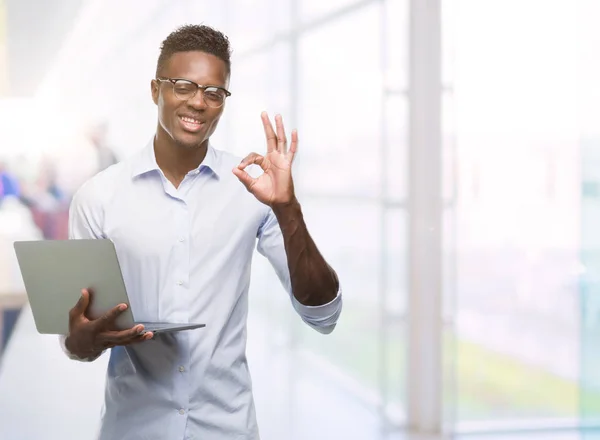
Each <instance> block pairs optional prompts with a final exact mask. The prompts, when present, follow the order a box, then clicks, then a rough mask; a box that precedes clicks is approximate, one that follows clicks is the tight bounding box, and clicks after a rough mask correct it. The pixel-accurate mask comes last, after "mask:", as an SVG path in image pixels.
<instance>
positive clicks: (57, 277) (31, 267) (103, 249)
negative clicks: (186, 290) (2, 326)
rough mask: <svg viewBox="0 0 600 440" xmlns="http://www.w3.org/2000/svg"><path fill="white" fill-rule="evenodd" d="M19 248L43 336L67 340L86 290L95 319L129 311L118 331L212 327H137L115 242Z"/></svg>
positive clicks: (53, 243) (62, 242) (37, 242)
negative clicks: (71, 315) (73, 311)
mask: <svg viewBox="0 0 600 440" xmlns="http://www.w3.org/2000/svg"><path fill="white" fill-rule="evenodd" d="M14 248H15V252H16V254H17V260H18V263H19V267H20V270H21V275H22V277H23V283H24V285H25V290H26V291H27V297H28V299H29V303H30V306H31V311H32V313H33V318H34V321H35V325H36V328H37V331H38V332H39V333H45V334H58V335H66V334H67V333H68V331H69V310H71V308H73V306H74V305H75V304H76V303H77V301H78V300H79V298H80V297H81V289H85V288H89V289H91V290H92V296H91V302H90V305H89V307H88V310H87V316H88V318H89V319H96V318H99V317H100V316H102V315H104V314H105V313H106V312H107V311H109V310H110V309H112V308H114V307H116V306H117V305H119V304H121V303H125V304H127V305H128V306H129V307H127V309H126V310H125V311H124V312H123V313H121V315H119V317H118V318H117V319H116V321H115V325H116V327H117V328H118V329H122V330H125V329H128V328H131V327H133V326H134V325H137V324H143V325H144V331H146V332H149V331H151V332H154V333H160V332H172V331H179V330H190V329H195V328H200V327H204V326H205V325H206V324H199V323H170V322H169V323H165V322H138V321H136V320H135V319H134V317H135V310H133V308H132V306H131V304H130V302H129V297H128V296H127V290H126V288H125V283H124V282H123V275H122V273H121V267H120V266H119V261H118V258H117V253H116V250H115V246H114V243H113V242H112V241H111V240H109V239H99V240H96V239H91V240H88V239H83V240H35V241H16V242H15V243H14Z"/></svg>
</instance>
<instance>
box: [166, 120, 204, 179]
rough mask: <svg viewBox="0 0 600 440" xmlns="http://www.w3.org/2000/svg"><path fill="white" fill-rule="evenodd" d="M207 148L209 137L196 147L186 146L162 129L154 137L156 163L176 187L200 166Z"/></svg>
mask: <svg viewBox="0 0 600 440" xmlns="http://www.w3.org/2000/svg"><path fill="white" fill-rule="evenodd" d="M207 149H208V139H207V140H206V141H204V142H202V144H201V145H200V146H198V147H196V148H186V147H184V146H182V145H178V144H177V143H176V142H175V141H174V140H173V139H172V138H171V137H170V136H168V135H167V134H166V133H163V132H161V131H157V133H156V136H155V137H154V155H155V156H156V163H157V165H158V167H159V168H160V169H161V170H162V172H163V173H164V175H165V177H166V178H167V179H169V180H170V181H171V183H172V184H173V185H174V186H175V187H178V186H179V184H180V183H181V182H182V181H183V178H184V177H185V176H186V174H187V173H189V172H190V171H191V170H194V169H196V168H198V167H199V166H200V164H201V163H202V161H203V160H204V158H205V157H206V152H207Z"/></svg>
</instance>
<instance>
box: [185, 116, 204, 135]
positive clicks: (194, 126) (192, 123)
mask: <svg viewBox="0 0 600 440" xmlns="http://www.w3.org/2000/svg"><path fill="white" fill-rule="evenodd" d="M179 120H180V121H181V125H182V127H183V128H184V130H187V131H192V132H193V131H198V130H199V129H200V128H201V127H202V125H203V124H204V122H202V121H200V120H198V119H195V118H191V117H189V116H179Z"/></svg>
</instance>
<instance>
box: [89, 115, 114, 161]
mask: <svg viewBox="0 0 600 440" xmlns="http://www.w3.org/2000/svg"><path fill="white" fill-rule="evenodd" d="M107 134H108V124H107V123H106V122H100V123H97V124H94V125H93V126H92V127H91V128H90V130H89V139H90V142H91V143H92V145H93V147H94V149H95V150H96V156H97V159H98V172H100V171H102V170H105V169H106V168H108V167H109V166H111V165H114V164H116V163H117V162H118V159H117V156H116V155H115V153H114V151H113V149H112V148H111V147H110V146H109V145H108V140H107V139H108V136H107Z"/></svg>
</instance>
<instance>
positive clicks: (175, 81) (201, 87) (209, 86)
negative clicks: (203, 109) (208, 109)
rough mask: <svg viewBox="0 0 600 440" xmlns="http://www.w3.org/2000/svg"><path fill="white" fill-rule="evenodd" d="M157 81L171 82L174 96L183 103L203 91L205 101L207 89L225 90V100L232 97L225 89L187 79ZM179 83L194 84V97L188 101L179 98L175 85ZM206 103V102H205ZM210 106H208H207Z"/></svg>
mask: <svg viewBox="0 0 600 440" xmlns="http://www.w3.org/2000/svg"><path fill="white" fill-rule="evenodd" d="M155 80H156V81H158V82H159V83H161V82H164V81H166V82H170V83H171V84H172V86H173V94H174V95H175V97H176V98H177V99H179V100H181V101H187V100H190V99H192V98H193V97H194V96H196V94H198V90H202V99H204V92H205V91H206V89H218V90H223V91H224V92H225V98H228V97H230V96H231V92H230V91H229V90H227V89H226V88H225V87H220V86H211V85H202V84H198V83H196V82H194V81H191V80H189V79H185V78H167V77H160V76H159V77H156V78H155ZM178 81H184V82H186V83H187V84H193V85H195V86H196V91H195V92H194V94H193V95H192V96H190V97H189V98H187V99H181V98H179V96H177V93H175V84H176V83H177V82H178ZM205 102H206V101H205ZM223 104H225V99H223ZM223 104H221V105H220V106H219V107H222V106H223ZM207 105H208V104H207ZM219 107H215V108H219Z"/></svg>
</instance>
